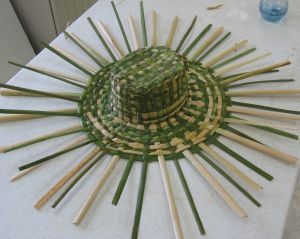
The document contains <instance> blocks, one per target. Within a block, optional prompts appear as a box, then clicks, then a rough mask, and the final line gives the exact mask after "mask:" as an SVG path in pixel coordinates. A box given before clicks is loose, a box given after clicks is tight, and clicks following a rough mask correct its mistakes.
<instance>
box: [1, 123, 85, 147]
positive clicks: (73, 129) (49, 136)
mask: <svg viewBox="0 0 300 239" xmlns="http://www.w3.org/2000/svg"><path fill="white" fill-rule="evenodd" d="M84 131H87V129H85V128H82V127H81V125H80V124H79V123H78V124H76V125H73V126H71V127H68V128H65V129H61V130H58V131H55V132H53V133H49V134H45V135H42V136H38V137H36V138H32V139H29V140H24V141H22V142H19V143H16V144H13V145H8V146H5V147H0V153H6V152H10V151H13V150H16V149H20V148H23V147H26V146H29V145H32V144H36V143H40V142H43V141H46V140H50V139H54V138H58V137H62V136H66V135H70V134H76V133H79V132H84Z"/></svg>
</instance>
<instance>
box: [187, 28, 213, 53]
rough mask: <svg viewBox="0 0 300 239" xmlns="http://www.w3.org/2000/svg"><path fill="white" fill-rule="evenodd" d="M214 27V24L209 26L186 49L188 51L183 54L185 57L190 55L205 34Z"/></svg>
mask: <svg viewBox="0 0 300 239" xmlns="http://www.w3.org/2000/svg"><path fill="white" fill-rule="evenodd" d="M211 27H212V24H209V25H207V26H206V27H205V28H204V29H203V30H202V31H201V32H200V33H199V34H198V36H197V37H196V38H195V39H194V40H193V41H192V43H191V44H190V45H189V46H188V47H187V48H186V50H185V51H184V52H183V53H182V55H183V56H186V55H187V54H189V52H190V51H191V50H192V49H193V48H194V47H195V45H196V44H197V43H198V42H199V41H200V40H201V39H202V38H203V37H204V36H205V34H206V33H207V32H208V31H209V29H210V28H211Z"/></svg>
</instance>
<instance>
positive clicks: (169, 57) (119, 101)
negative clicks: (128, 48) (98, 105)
mask: <svg viewBox="0 0 300 239" xmlns="http://www.w3.org/2000/svg"><path fill="white" fill-rule="evenodd" d="M186 68H187V66H186V62H185V59H184V58H182V57H181V56H179V55H177V54H176V52H174V51H172V50H170V49H167V48H164V47H156V48H153V47H149V48H142V49H140V50H137V51H135V52H133V53H131V54H129V55H128V56H127V57H126V58H125V59H123V60H120V61H119V62H117V63H116V64H115V65H114V66H113V67H112V69H111V77H110V78H111V95H110V101H111V107H112V111H113V112H115V114H116V116H117V117H120V118H123V119H124V118H125V119H129V120H130V121H131V122H135V121H137V122H142V121H149V120H152V121H156V122H159V121H162V120H164V119H165V118H167V117H168V116H169V115H171V114H172V113H173V112H174V111H175V112H176V111H178V109H180V108H181V107H182V105H183V104H184V103H185V102H186V100H187V96H188V95H187V77H186V72H187V69H186Z"/></svg>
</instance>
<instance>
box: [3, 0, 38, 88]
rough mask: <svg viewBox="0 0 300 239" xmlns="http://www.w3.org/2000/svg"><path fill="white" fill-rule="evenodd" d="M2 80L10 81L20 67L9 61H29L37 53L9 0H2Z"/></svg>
mask: <svg viewBox="0 0 300 239" xmlns="http://www.w3.org/2000/svg"><path fill="white" fill-rule="evenodd" d="M0 32H1V33H0V82H2V83H3V82H6V81H8V80H9V79H10V78H11V77H12V76H13V75H14V74H15V73H16V72H17V71H18V69H17V68H16V67H14V66H10V65H9V64H8V63H7V61H8V60H15V61H18V62H21V63H27V62H28V61H29V60H30V59H31V58H32V57H33V56H34V55H35V54H34V52H33V50H32V47H31V45H30V43H29V41H28V39H27V37H26V35H25V33H24V30H23V29H22V26H21V24H20V22H19V21H18V18H17V16H16V14H15V12H14V9H13V8H12V6H11V4H10V2H9V0H1V1H0Z"/></svg>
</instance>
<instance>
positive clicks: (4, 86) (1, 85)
mask: <svg viewBox="0 0 300 239" xmlns="http://www.w3.org/2000/svg"><path fill="white" fill-rule="evenodd" d="M0 87H2V88H6V89H11V90H17V91H22V92H27V93H32V94H36V95H41V96H47V97H52V98H58V99H63V100H68V101H72V102H77V103H80V102H81V100H80V99H76V98H74V97H69V96H64V95H59V94H55V93H49V92H45V91H40V90H32V89H27V88H23V87H19V86H13V85H7V84H3V83H0Z"/></svg>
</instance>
